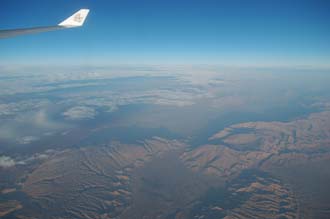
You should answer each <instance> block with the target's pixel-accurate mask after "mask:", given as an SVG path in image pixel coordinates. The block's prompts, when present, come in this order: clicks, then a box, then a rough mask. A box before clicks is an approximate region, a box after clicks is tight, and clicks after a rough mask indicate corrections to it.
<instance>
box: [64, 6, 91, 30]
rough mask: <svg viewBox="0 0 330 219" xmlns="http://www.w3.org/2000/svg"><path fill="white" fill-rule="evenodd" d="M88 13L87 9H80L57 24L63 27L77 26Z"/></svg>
mask: <svg viewBox="0 0 330 219" xmlns="http://www.w3.org/2000/svg"><path fill="white" fill-rule="evenodd" d="M88 13H89V9H80V10H79V11H77V12H76V13H74V14H73V15H71V16H70V17H69V18H67V19H65V20H64V21H62V22H61V23H59V24H58V25H59V26H63V27H79V26H82V25H83V24H84V21H85V19H86V17H87V15H88Z"/></svg>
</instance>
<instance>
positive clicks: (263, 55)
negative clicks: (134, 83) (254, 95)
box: [0, 0, 330, 66]
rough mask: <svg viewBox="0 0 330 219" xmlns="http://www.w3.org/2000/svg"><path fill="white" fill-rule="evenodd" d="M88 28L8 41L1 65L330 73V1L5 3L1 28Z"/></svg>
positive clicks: (0, 46)
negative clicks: (79, 16) (64, 24)
mask: <svg viewBox="0 0 330 219" xmlns="http://www.w3.org/2000/svg"><path fill="white" fill-rule="evenodd" d="M80 8H89V9H91V12H90V15H89V17H88V18H87V20H86V23H85V25H84V27H82V28H77V29H70V30H63V31H56V32H48V33H41V34H37V35H26V36H20V37H16V38H11V39H3V40H0V64H1V65H17V64H29V63H30V64H36V65H38V64H40V65H41V64H78V65H79V64H82V63H84V64H97V65H98V64H99V65H107V64H125V63H127V64H164V63H165V64H167V63H169V64H221V65H257V66H259V65H261V66H263V65H285V66H287V65H289V66H296V65H298V66H301V65H311V66H326V65H328V62H330V1H327V0H323V1H321V0H309V1H307V0H267V1H265V0H259V1H256V0H241V1H238V0H226V1H225V0H223V1H222V0H214V1H211V0H199V1H195V0H189V1H186V0H181V1H179V0H176V1H172V0H166V1H165V0H163V1H159V0H150V1H144V0H143V1H139V0H131V1H128V0H116V1H113V0H89V1H87V0H84V1H83V0H70V1H69V0H56V1H55V0H29V1H25V0H2V1H1V2H0V28H1V29H10V28H19V27H29V26H39V25H40V26H43V25H51V24H55V23H58V22H60V21H61V20H63V19H64V18H66V17H67V16H69V15H70V14H72V13H73V12H75V11H76V10H78V9H80Z"/></svg>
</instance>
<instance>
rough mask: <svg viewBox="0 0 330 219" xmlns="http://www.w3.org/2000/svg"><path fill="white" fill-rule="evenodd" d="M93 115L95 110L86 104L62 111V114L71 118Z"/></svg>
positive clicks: (90, 117) (90, 116)
mask: <svg viewBox="0 0 330 219" xmlns="http://www.w3.org/2000/svg"><path fill="white" fill-rule="evenodd" d="M95 115H96V111H95V110H94V109H93V108H91V107H87V106H76V107H72V108H70V109H69V110H67V111H65V112H64V113H63V116H65V117H66V118H68V119H71V120H81V119H93V118H94V117H95Z"/></svg>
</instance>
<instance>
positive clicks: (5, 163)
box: [0, 156, 15, 168]
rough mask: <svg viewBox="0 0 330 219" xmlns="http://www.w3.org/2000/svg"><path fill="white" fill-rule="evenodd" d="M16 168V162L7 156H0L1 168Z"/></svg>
mask: <svg viewBox="0 0 330 219" xmlns="http://www.w3.org/2000/svg"><path fill="white" fill-rule="evenodd" d="M12 166H15V161H14V160H13V159H12V158H10V157H7V156H0V167H2V168H7V167H12Z"/></svg>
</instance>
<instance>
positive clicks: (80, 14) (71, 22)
mask: <svg viewBox="0 0 330 219" xmlns="http://www.w3.org/2000/svg"><path fill="white" fill-rule="evenodd" d="M88 12H89V10H88V9H80V10H79V11H77V12H76V13H74V14H73V15H71V16H70V17H68V18H67V19H65V20H64V21H62V22H61V23H59V24H58V25H55V26H46V27H31V28H23V29H11V30H0V38H9V37H14V36H18V35H23V34H31V33H40V32H46V31H53V30H62V29H67V28H73V27H80V26H82V25H83V24H84V21H85V19H86V17H87V15H88Z"/></svg>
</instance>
